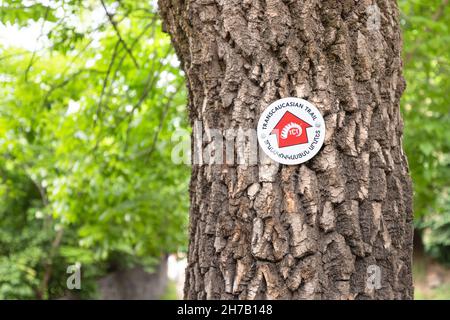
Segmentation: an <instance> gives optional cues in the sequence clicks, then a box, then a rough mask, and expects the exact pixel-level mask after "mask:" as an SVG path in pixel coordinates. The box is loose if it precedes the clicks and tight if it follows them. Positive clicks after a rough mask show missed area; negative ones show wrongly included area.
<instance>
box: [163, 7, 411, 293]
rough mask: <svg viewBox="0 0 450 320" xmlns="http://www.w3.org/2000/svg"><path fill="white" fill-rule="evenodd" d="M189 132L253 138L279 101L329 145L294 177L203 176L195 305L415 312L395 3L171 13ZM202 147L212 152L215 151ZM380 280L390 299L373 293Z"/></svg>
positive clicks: (221, 171) (189, 288) (277, 173)
mask: <svg viewBox="0 0 450 320" xmlns="http://www.w3.org/2000/svg"><path fill="white" fill-rule="evenodd" d="M159 6H160V10H161V15H162V18H163V20H164V28H165V30H166V31H167V32H169V33H170V35H171V37H172V39H173V44H174V46H175V48H176V51H177V54H178V56H179V57H180V59H181V62H182V67H183V68H184V70H185V72H186V75H187V85H188V89H189V113H190V119H191V121H192V124H194V121H195V120H200V121H202V124H203V128H206V127H209V128H221V129H226V128H234V129H238V128H243V129H247V128H252V129H254V128H256V125H257V121H258V118H259V115H260V114H261V112H262V111H263V110H264V109H265V108H266V107H267V106H268V105H269V104H270V103H271V102H273V101H275V100H276V99H279V98H282V97H288V96H295V97H299V98H304V99H306V100H308V101H310V102H312V103H313V104H315V105H316V106H317V107H318V109H319V110H320V111H321V112H322V114H323V116H324V118H325V121H326V129H327V135H326V139H325V143H324V146H323V148H322V150H321V151H320V152H319V154H318V155H317V156H316V157H314V158H313V159H312V160H310V161H308V162H306V163H304V164H302V165H297V166H286V165H278V164H276V163H274V162H270V163H269V164H260V165H237V164H234V165H231V164H230V165H226V164H224V165H215V164H213V165H208V164H204V165H197V166H193V169H192V180H191V186H190V193H191V211H190V230H189V232H190V244H189V255H188V267H187V272H186V285H185V297H186V298H187V299H217V298H221V299H235V298H239V299H256V298H262V299H265V298H267V299H368V298H387V299H410V298H412V295H413V287H412V273H411V255H412V238H413V234H412V207H411V206H412V188H411V182H410V178H409V175H408V166H407V160H406V157H405V155H404V153H403V150H402V145H401V137H402V128H403V124H402V120H401V115H400V110H399V99H400V96H401V93H402V92H403V90H404V87H405V85H404V80H403V77H402V75H401V66H402V62H401V57H400V53H401V35H400V29H399V17H398V9H397V5H396V2H395V1H393V0H373V1H372V0H366V1H365V0H361V1H335V0H332V1H331V0H326V1H322V0H320V1H319V0H317V1H313V0H305V1H292V0H291V1H289V0H216V1H214V0H160V1H159ZM208 143H209V141H204V142H203V144H204V145H206V144H208ZM370 266H376V267H379V268H380V271H381V282H380V284H381V288H379V289H376V288H373V286H370V285H368V284H367V281H368V277H370V276H371V272H372V271H371V270H373V269H371V268H372V267H370Z"/></svg>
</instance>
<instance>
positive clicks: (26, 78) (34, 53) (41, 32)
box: [25, 7, 50, 82]
mask: <svg viewBox="0 0 450 320" xmlns="http://www.w3.org/2000/svg"><path fill="white" fill-rule="evenodd" d="M49 12H50V7H47V9H46V10H45V14H44V18H43V19H42V24H41V31H40V33H39V37H38V38H37V39H36V46H35V47H34V49H33V54H32V55H31V59H30V61H29V62H28V66H27V68H26V69H25V82H28V73H29V72H30V69H31V67H32V66H33V62H34V58H35V57H36V51H37V47H38V45H39V40H40V39H41V38H42V36H43V35H44V26H45V22H46V21H47V17H48V13H49Z"/></svg>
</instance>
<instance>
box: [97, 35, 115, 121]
mask: <svg viewBox="0 0 450 320" xmlns="http://www.w3.org/2000/svg"><path fill="white" fill-rule="evenodd" d="M119 45H120V40H119V41H117V42H116V45H115V46H114V50H113V53H112V56H111V61H110V62H109V65H108V70H107V71H106V76H105V79H104V80H103V86H102V92H101V93H100V99H99V102H98V107H97V116H96V118H95V119H94V127H95V125H96V124H97V121H99V120H100V116H101V113H102V106H103V105H102V102H103V96H104V94H105V91H106V86H107V85H108V79H109V75H110V74H111V70H112V66H113V65H114V61H115V60H116V55H117V50H118V48H119Z"/></svg>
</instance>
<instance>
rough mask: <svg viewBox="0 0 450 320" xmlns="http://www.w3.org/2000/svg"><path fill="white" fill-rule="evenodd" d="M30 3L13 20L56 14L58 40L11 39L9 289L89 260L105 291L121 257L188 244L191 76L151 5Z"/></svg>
mask: <svg viewBox="0 0 450 320" xmlns="http://www.w3.org/2000/svg"><path fill="white" fill-rule="evenodd" d="M27 2H28V3H30V2H31V3H30V4H29V5H27V6H26V8H22V9H17V8H16V9H13V7H14V6H16V7H17V6H19V5H21V3H20V1H2V2H1V5H2V6H3V7H2V10H1V12H2V21H3V22H6V23H8V22H11V23H16V24H17V26H26V25H30V24H31V25H33V23H35V24H34V26H39V25H47V24H48V23H51V25H50V26H51V27H50V28H47V27H45V28H44V27H43V28H42V34H41V38H45V39H46V41H44V43H45V44H48V45H49V47H48V48H47V47H45V48H38V49H37V50H34V51H25V52H24V51H23V49H21V48H15V47H5V46H3V47H2V46H1V45H0V63H1V64H0V79H1V81H0V97H1V109H0V155H1V161H0V172H1V173H3V178H2V179H1V180H0V208H1V211H0V218H1V219H2V225H1V228H0V256H1V258H0V298H36V297H39V298H53V297H58V296H61V295H63V294H64V293H65V284H66V278H67V274H66V273H65V272H66V268H67V267H68V266H69V265H71V264H74V263H76V262H79V263H81V264H82V272H83V288H90V289H89V290H86V289H84V290H83V291H82V294H84V296H85V297H95V286H94V285H93V282H92V281H91V280H93V279H95V278H96V277H97V278H98V276H100V275H102V274H104V273H105V272H106V270H110V269H111V268H112V266H116V267H117V266H118V265H133V264H143V265H144V266H147V267H151V266H152V265H153V264H155V262H156V261H158V259H159V257H160V256H161V255H162V254H164V253H169V252H176V251H179V250H184V246H185V243H186V233H185V230H186V229H187V228H186V224H187V204H188V201H187V189H188V178H189V169H188V168H187V167H185V166H176V165H173V166H170V167H169V166H168V163H170V157H171V149H172V143H171V140H170V138H171V135H172V133H173V131H174V130H176V129H177V128H179V127H187V124H186V117H185V112H184V109H185V107H184V106H185V100H186V98H185V96H186V94H185V90H184V82H183V81H184V80H183V77H182V75H181V74H180V71H179V68H178V65H177V61H176V58H175V56H174V53H173V51H172V49H171V46H170V40H169V38H168V36H167V35H165V34H163V33H162V31H161V25H160V21H159V20H158V19H157V16H156V13H155V12H154V9H153V8H151V7H150V6H148V5H147V7H143V6H141V5H140V4H139V3H138V2H136V1H131V0H130V1H121V2H120V4H119V3H112V2H106V3H105V7H106V9H107V10H108V13H109V14H110V17H111V20H109V19H108V18H107V15H106V14H105V12H104V10H105V8H103V7H102V5H101V2H99V1H64V2H62V1H55V2H50V4H49V6H47V4H44V2H42V3H41V2H40V1H27ZM45 3H47V2H45ZM5 8H6V9H5ZM92 12H97V14H96V15H94V16H95V17H97V16H99V17H101V19H94V18H95V17H94V18H92V16H91V13H92ZM55 17H56V20H57V21H56V20H55ZM29 19H31V21H30V20H29ZM33 20H36V21H37V22H33ZM55 21H56V22H55ZM74 21H76V23H74ZM44 22H45V23H44ZM113 24H115V26H116V27H117V29H116V28H114V27H113ZM46 30H47V31H46ZM168 159H169V161H168ZM60 233H61V234H62V236H61V239H60V240H58V237H59V234H60ZM119 262H120V263H119ZM48 272H50V278H49V280H48V281H45V280H44V279H45V275H46V274H47V273H48Z"/></svg>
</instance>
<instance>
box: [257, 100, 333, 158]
mask: <svg viewBox="0 0 450 320" xmlns="http://www.w3.org/2000/svg"><path fill="white" fill-rule="evenodd" d="M257 134H258V142H259V144H260V145H261V148H262V149H263V150H264V152H265V153H266V154H267V155H268V156H269V157H270V158H271V159H273V160H275V161H276V162H280V163H283V164H299V163H303V162H305V161H308V160H309V159H311V158H312V157H314V156H315V155H316V154H317V152H319V150H320V148H321V147H322V144H323V141H324V139H325V121H324V120H323V117H322V115H321V114H320V111H319V110H318V109H317V108H316V107H315V106H314V105H313V104H311V103H310V102H308V101H306V100H303V99H299V98H293V97H290V98H283V99H280V100H277V101H275V102H273V103H271V104H270V105H269V106H268V107H267V108H266V110H264V112H263V113H262V114H261V117H260V118H259V121H258V129H257Z"/></svg>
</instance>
